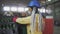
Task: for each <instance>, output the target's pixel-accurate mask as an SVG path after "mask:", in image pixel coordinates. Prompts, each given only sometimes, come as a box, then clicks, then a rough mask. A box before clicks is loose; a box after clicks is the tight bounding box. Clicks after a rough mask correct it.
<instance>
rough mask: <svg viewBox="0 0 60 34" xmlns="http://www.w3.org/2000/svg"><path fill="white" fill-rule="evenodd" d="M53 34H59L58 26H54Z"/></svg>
mask: <svg viewBox="0 0 60 34" xmlns="http://www.w3.org/2000/svg"><path fill="white" fill-rule="evenodd" d="M54 34H60V26H54Z"/></svg>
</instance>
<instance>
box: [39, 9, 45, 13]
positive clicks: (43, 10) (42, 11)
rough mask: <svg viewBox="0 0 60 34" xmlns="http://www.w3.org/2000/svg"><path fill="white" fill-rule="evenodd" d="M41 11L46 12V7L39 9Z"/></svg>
mask: <svg viewBox="0 0 60 34" xmlns="http://www.w3.org/2000/svg"><path fill="white" fill-rule="evenodd" d="M38 10H39V11H40V12H41V13H45V12H46V9H45V8H41V9H38Z"/></svg>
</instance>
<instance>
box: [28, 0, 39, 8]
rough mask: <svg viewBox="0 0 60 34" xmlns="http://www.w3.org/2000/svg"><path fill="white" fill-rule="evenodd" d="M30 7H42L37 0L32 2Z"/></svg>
mask: <svg viewBox="0 0 60 34" xmlns="http://www.w3.org/2000/svg"><path fill="white" fill-rule="evenodd" d="M28 6H29V7H38V8H39V7H40V3H39V2H38V1H37V0H32V1H30V3H29V4H28Z"/></svg>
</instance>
